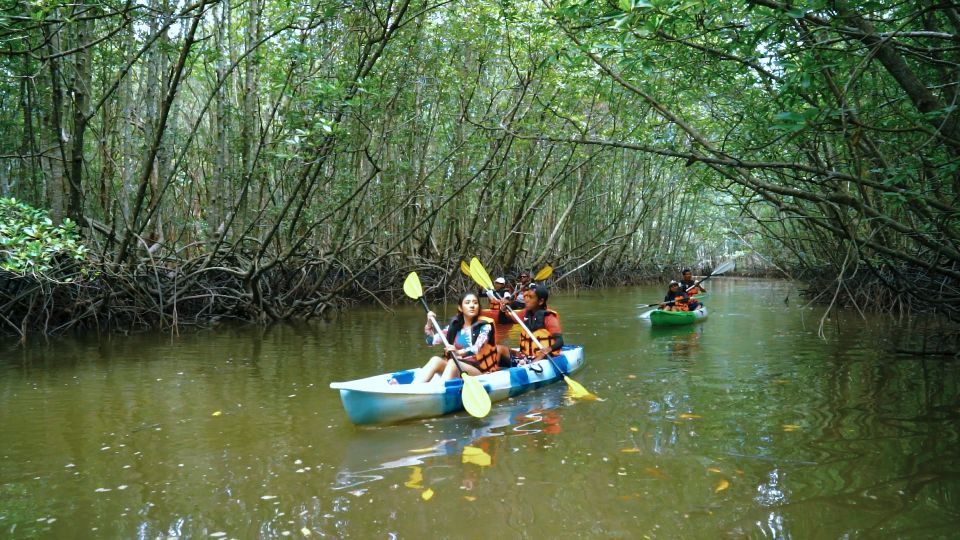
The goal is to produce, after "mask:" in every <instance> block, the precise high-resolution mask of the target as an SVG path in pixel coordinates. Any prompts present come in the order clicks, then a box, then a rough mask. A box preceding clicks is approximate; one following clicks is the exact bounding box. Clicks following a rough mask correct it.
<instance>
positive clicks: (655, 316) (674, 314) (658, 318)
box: [650, 305, 707, 326]
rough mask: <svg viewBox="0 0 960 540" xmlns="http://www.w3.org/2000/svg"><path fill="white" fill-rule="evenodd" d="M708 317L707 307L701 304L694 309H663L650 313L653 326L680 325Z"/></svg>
mask: <svg viewBox="0 0 960 540" xmlns="http://www.w3.org/2000/svg"><path fill="white" fill-rule="evenodd" d="M706 318H707V307H706V306H703V305H701V306H700V307H699V308H697V309H695V310H693V311H663V310H662V309H657V310H654V311H653V312H651V313H650V324H651V325H653V326H680V325H684V324H693V323H695V322H698V321H702V320H704V319H706Z"/></svg>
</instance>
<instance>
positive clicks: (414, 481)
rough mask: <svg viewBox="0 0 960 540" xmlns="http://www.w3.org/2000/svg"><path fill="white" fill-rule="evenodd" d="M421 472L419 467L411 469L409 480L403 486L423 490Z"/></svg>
mask: <svg viewBox="0 0 960 540" xmlns="http://www.w3.org/2000/svg"><path fill="white" fill-rule="evenodd" d="M422 482H423V471H421V470H420V467H413V470H412V471H410V479H409V480H407V481H406V482H404V484H403V485H405V486H407V487H408V488H410V489H422V488H423V484H422Z"/></svg>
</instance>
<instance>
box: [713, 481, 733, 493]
mask: <svg viewBox="0 0 960 540" xmlns="http://www.w3.org/2000/svg"><path fill="white" fill-rule="evenodd" d="M728 487H730V482H727V481H726V480H721V481H720V482H719V483H718V484H717V487H716V489H714V490H713V492H714V493H720V492H721V491H723V490H725V489H727V488H728Z"/></svg>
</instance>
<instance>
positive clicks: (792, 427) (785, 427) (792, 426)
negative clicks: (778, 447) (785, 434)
mask: <svg viewBox="0 0 960 540" xmlns="http://www.w3.org/2000/svg"><path fill="white" fill-rule="evenodd" d="M798 429H800V426H798V425H797V424H784V425H783V430H784V431H796V430H798Z"/></svg>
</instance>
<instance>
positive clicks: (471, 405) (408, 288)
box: [403, 272, 490, 418]
mask: <svg viewBox="0 0 960 540" xmlns="http://www.w3.org/2000/svg"><path fill="white" fill-rule="evenodd" d="M403 292H404V293H406V295H407V296H409V297H410V298H412V299H414V300H420V303H422V304H423V309H424V310H426V312H427V313H430V306H428V305H427V300H426V299H425V298H424V297H423V287H422V286H420V277H419V276H417V273H416V272H410V275H408V276H407V279H406V280H405V281H404V282H403ZM429 318H430V322H432V323H433V327H434V329H435V330H436V331H437V334H439V335H440V339H441V340H443V346H444V348H445V349H446V348H449V347H450V343H449V342H447V336H446V335H445V334H444V333H443V329H442V328H440V323H438V322H437V319H436V318H435V317H429ZM448 356H449V357H450V360H453V363H454V364H455V365H456V366H457V370H458V371H460V377H461V378H462V379H463V389H462V391H461V396H462V398H463V408H464V409H466V410H467V412H468V413H470V415H471V416H476V417H477V418H483V417H484V416H486V415H487V414H488V413H489V412H490V396H489V395H487V391H486V390H484V389H483V385H482V384H480V381H478V380H477V379H475V378H473V377H472V376H471V375H470V374H469V373H465V372H464V371H463V368H462V367H460V362H459V361H458V360H457V357H456V355H454V354H453V351H448Z"/></svg>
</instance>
